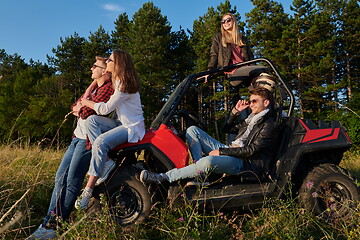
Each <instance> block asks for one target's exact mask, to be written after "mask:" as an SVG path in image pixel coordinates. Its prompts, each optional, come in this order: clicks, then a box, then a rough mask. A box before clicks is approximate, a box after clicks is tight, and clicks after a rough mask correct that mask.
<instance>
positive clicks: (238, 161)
mask: <svg viewBox="0 0 360 240" xmlns="http://www.w3.org/2000/svg"><path fill="white" fill-rule="evenodd" d="M250 94H251V96H250V101H245V100H239V101H238V102H237V104H236V106H235V107H234V108H233V110H232V111H231V113H230V118H229V119H228V121H227V124H226V128H227V129H228V130H229V129H231V128H233V122H234V119H235V118H236V116H237V115H238V114H239V113H240V112H242V111H244V110H245V109H246V108H248V107H250V109H251V111H252V113H251V114H250V115H249V116H248V117H247V118H246V119H245V120H244V121H243V122H242V123H240V124H238V125H236V126H234V127H235V128H236V129H238V135H237V136H236V137H235V140H234V141H233V142H232V143H231V144H230V145H225V144H222V143H220V142H219V141H217V140H216V139H214V138H212V137H211V136H209V135H208V134H207V133H206V132H204V131H203V130H201V129H200V128H198V127H196V126H191V127H190V128H188V129H187V132H186V138H187V141H188V145H189V149H190V152H191V154H192V157H193V160H194V161H195V163H193V164H190V165H188V166H186V167H184V168H179V169H177V168H174V169H171V170H170V171H168V172H166V173H153V172H150V171H147V170H143V171H142V172H141V174H140V180H141V181H142V182H144V183H161V182H163V181H169V182H174V181H177V180H180V179H185V178H193V177H197V176H198V175H206V174H209V172H214V173H218V174H224V173H225V174H229V175H236V174H239V173H241V172H243V171H247V170H248V171H251V172H253V173H255V174H257V175H258V176H262V175H263V174H264V173H265V172H267V171H268V170H269V168H270V163H271V162H272V159H273V158H274V155H275V151H276V148H275V147H274V146H275V143H276V141H277V137H278V129H277V125H276V123H275V120H274V117H273V107H272V105H273V99H272V95H271V93H270V92H269V91H268V90H267V89H265V88H259V87H258V88H255V89H253V90H251V91H250ZM203 153H204V154H205V155H206V156H205V157H203Z"/></svg>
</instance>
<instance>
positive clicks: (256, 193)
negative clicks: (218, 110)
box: [90, 58, 360, 224]
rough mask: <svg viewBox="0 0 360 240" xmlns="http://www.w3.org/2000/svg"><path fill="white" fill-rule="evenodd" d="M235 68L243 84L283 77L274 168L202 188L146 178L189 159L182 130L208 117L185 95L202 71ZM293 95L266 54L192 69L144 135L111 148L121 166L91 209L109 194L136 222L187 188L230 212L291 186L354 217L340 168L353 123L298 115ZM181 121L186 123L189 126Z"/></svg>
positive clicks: (309, 200) (321, 207)
mask: <svg viewBox="0 0 360 240" xmlns="http://www.w3.org/2000/svg"><path fill="white" fill-rule="evenodd" d="M235 67H236V68H239V67H241V69H242V70H243V74H242V75H241V76H240V77H239V79H238V82H239V83H240V82H244V81H248V82H249V81H251V80H252V79H253V78H255V77H257V76H259V74H261V73H263V72H266V73H268V74H269V75H270V76H272V77H273V78H275V79H276V85H275V93H274V95H275V99H276V111H277V123H278V124H279V126H280V127H281V134H280V135H281V137H280V141H279V143H278V144H276V145H274V147H275V148H277V149H278V150H277V154H276V156H274V159H273V162H272V163H270V164H271V167H270V171H269V172H268V173H266V174H265V175H264V176H254V175H251V174H250V175H249V174H239V175H236V176H225V177H223V176H220V178H221V181H218V180H216V181H214V182H213V183H212V184H210V185H208V186H206V187H203V188H201V192H200V191H199V187H198V186H186V181H179V182H177V183H173V184H168V183H167V184H162V185H144V184H143V183H142V182H140V181H139V173H140V171H141V170H142V169H149V170H150V171H154V172H166V171H167V170H170V169H172V168H182V167H185V166H186V165H188V164H189V158H190V156H189V151H188V147H187V145H186V143H185V141H184V138H183V137H182V133H183V132H184V129H185V128H186V127H189V125H192V124H197V125H200V126H201V121H199V120H198V119H196V117H194V115H192V114H190V113H187V111H185V110H184V109H180V106H183V105H184V104H183V99H184V96H185V94H186V92H187V91H189V89H190V88H191V87H192V86H194V85H197V84H202V83H201V82H202V81H204V80H203V79H201V78H200V77H202V76H205V75H208V74H210V75H216V74H222V73H223V72H224V71H228V70H230V69H233V68H235ZM199 78H200V79H199ZM197 79H199V80H197ZM294 102H295V98H294V95H293V93H292V90H291V89H290V88H289V85H288V84H287V83H286V81H285V80H284V78H283V77H282V76H281V74H280V73H279V71H278V70H277V68H276V67H275V65H274V64H273V63H272V62H271V61H270V60H268V59H266V58H258V59H255V60H251V61H248V62H244V63H239V64H236V65H232V66H227V67H223V68H218V69H214V70H211V71H205V72H201V73H198V74H192V75H189V76H187V77H186V78H185V79H184V80H183V81H182V82H181V83H180V84H179V85H178V86H177V87H176V88H175V90H174V91H173V93H172V94H171V96H170V97H169V99H168V100H167V102H166V103H165V105H164V106H163V108H162V109H161V111H160V112H159V113H158V115H157V117H156V118H155V120H154V121H153V122H152V124H151V126H150V129H148V130H147V133H146V135H145V137H144V139H143V140H142V141H140V142H138V143H136V144H130V143H127V144H123V145H120V146H118V147H116V148H115V149H113V150H112V152H111V158H112V159H114V160H116V162H117V164H118V166H117V167H116V168H115V169H114V170H113V172H112V173H111V176H110V177H109V179H108V180H107V181H106V182H105V183H104V184H101V185H99V186H98V187H96V188H95V191H94V198H93V201H92V202H91V205H90V208H94V207H98V206H99V194H100V193H104V195H105V196H106V199H107V201H108V206H109V209H110V212H111V214H112V216H113V217H114V219H116V221H118V222H119V223H120V224H130V223H136V222H141V221H143V220H145V219H146V218H147V217H148V215H149V214H150V209H151V206H152V204H153V203H154V202H156V201H159V200H164V201H168V203H169V204H170V203H172V202H173V201H174V199H178V196H179V194H180V193H182V195H181V196H182V197H184V196H185V198H186V200H187V201H189V202H192V201H196V202H198V203H199V202H200V203H203V204H201V205H204V206H205V207H208V208H212V209H218V210H220V209H221V211H226V210H242V209H254V208H258V207H261V206H262V205H263V204H264V201H265V199H268V198H281V197H284V196H286V195H287V194H286V192H287V191H289V190H290V189H291V191H292V192H294V193H296V195H299V199H300V201H301V203H302V204H303V206H304V207H305V208H306V209H308V210H309V211H312V212H313V213H314V214H315V215H320V216H322V217H324V218H328V219H333V220H336V219H338V218H346V217H348V216H349V215H350V214H351V211H350V210H351V208H355V207H356V202H357V201H359V200H360V197H359V190H358V187H357V186H356V185H355V183H354V181H353V179H352V178H351V177H350V175H349V173H348V172H347V171H346V170H344V169H343V168H341V167H339V163H340V161H341V160H342V157H343V153H344V152H345V151H347V150H348V149H349V148H350V147H351V144H352V143H351V140H350V139H349V136H348V134H347V132H346V129H345V128H344V127H343V126H342V125H341V124H340V123H339V122H337V121H332V122H325V121H317V122H314V121H312V120H309V119H301V118H298V117H293V116H292V112H293V109H294ZM181 122H185V123H186V124H185V126H184V127H181V124H179V123H181ZM209 179H219V176H212V175H210V176H209Z"/></svg>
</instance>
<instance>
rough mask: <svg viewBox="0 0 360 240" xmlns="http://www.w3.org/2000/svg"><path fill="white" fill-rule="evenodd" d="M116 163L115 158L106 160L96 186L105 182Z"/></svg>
mask: <svg viewBox="0 0 360 240" xmlns="http://www.w3.org/2000/svg"><path fill="white" fill-rule="evenodd" d="M115 166H116V164H115V162H114V161H113V160H111V159H109V161H106V162H105V166H104V169H103V171H102V173H101V174H100V176H99V178H98V179H97V180H96V183H95V186H97V185H100V184H101V183H103V182H104V181H105V180H106V179H107V178H108V177H109V174H110V172H111V171H112V170H113V169H114V168H115Z"/></svg>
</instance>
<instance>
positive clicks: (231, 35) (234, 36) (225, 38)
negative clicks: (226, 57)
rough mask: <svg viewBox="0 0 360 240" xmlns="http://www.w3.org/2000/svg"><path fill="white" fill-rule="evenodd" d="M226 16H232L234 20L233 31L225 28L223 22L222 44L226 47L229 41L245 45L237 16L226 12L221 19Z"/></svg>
mask: <svg viewBox="0 0 360 240" xmlns="http://www.w3.org/2000/svg"><path fill="white" fill-rule="evenodd" d="M225 16H230V17H231V19H232V20H233V21H234V24H233V28H232V29H231V32H228V31H226V30H225V29H224V28H223V24H222V23H221V44H222V45H223V47H226V44H227V43H235V44H236V45H238V46H240V47H242V46H245V43H244V42H243V41H242V39H241V35H240V33H239V26H238V22H237V21H236V18H235V16H234V15H233V14H231V13H225V14H224V15H223V16H222V18H221V19H224V17H225Z"/></svg>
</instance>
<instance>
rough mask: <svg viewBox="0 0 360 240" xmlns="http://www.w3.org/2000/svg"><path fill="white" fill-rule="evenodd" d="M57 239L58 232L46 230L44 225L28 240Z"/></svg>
mask: <svg viewBox="0 0 360 240" xmlns="http://www.w3.org/2000/svg"><path fill="white" fill-rule="evenodd" d="M53 238H56V230H54V229H48V228H45V227H44V226H43V225H42V224H41V225H40V226H39V227H38V229H36V230H35V232H34V233H33V234H31V235H30V236H29V237H27V238H26V239H28V240H30V239H53Z"/></svg>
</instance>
